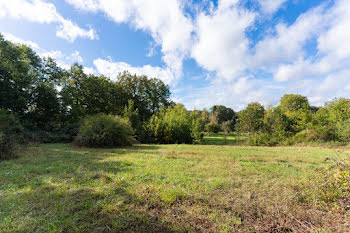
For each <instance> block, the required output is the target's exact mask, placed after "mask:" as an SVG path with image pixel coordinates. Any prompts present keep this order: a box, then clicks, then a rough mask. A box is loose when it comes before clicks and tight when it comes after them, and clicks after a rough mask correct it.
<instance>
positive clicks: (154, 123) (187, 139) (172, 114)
mask: <svg viewBox="0 0 350 233" xmlns="http://www.w3.org/2000/svg"><path fill="white" fill-rule="evenodd" d="M192 118H193V117H191V116H190V114H189V113H188V112H187V110H186V109H185V107H184V106H183V105H181V104H177V105H175V107H173V108H172V107H168V108H166V109H165V108H163V109H161V111H160V112H158V113H157V114H155V115H153V116H152V117H151V119H150V121H149V122H148V124H147V125H146V130H147V131H148V133H149V136H150V138H152V139H153V142H156V143H192V142H193V140H194V139H199V138H200V137H201V136H200V132H198V131H199V128H200V126H199V125H198V124H200V123H199V122H197V123H196V121H195V119H192Z"/></svg>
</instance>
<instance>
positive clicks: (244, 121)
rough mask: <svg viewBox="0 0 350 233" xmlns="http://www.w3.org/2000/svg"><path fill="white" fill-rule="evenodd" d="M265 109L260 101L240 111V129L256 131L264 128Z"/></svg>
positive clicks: (242, 130)
mask: <svg viewBox="0 0 350 233" xmlns="http://www.w3.org/2000/svg"><path fill="white" fill-rule="evenodd" d="M264 113H265V109H264V106H262V105H261V104H260V103H258V102H253V103H250V104H248V106H247V107H246V108H245V109H244V110H242V111H240V112H239V113H238V126H237V128H238V130H239V131H241V132H248V133H254V132H258V131H260V130H262V129H263V125H264Z"/></svg>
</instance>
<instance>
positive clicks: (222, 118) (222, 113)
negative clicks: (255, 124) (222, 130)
mask: <svg viewBox="0 0 350 233" xmlns="http://www.w3.org/2000/svg"><path fill="white" fill-rule="evenodd" d="M210 114H211V115H215V116H216V118H217V123H218V124H223V123H224V122H230V123H231V124H230V125H227V126H229V127H230V129H229V130H230V131H232V130H233V129H234V126H235V124H236V120H237V114H236V113H235V111H233V110H232V109H231V108H227V107H225V106H223V105H214V106H213V107H211V108H210Z"/></svg>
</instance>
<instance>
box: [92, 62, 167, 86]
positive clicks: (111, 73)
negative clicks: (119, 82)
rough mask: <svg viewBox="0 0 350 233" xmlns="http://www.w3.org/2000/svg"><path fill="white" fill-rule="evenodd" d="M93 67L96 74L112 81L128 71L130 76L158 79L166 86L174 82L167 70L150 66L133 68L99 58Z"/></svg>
mask: <svg viewBox="0 0 350 233" xmlns="http://www.w3.org/2000/svg"><path fill="white" fill-rule="evenodd" d="M94 65H95V67H96V69H97V71H98V73H100V74H103V75H106V76H108V77H111V78H112V79H116V78H117V76H118V75H119V74H120V73H122V72H124V71H129V72H130V73H131V74H136V75H146V76H148V77H152V78H159V79H161V80H162V81H163V82H165V83H166V84H170V83H171V81H172V80H174V77H173V75H174V74H173V72H172V71H171V70H170V69H169V68H161V67H154V66H150V65H144V66H141V67H133V66H131V65H129V64H127V63H125V62H113V61H109V60H104V59H101V58H98V59H95V60H94Z"/></svg>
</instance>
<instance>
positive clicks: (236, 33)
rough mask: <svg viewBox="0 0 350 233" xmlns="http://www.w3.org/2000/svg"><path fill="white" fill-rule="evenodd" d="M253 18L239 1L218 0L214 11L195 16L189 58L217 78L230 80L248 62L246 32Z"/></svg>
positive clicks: (239, 73)
mask: <svg viewBox="0 0 350 233" xmlns="http://www.w3.org/2000/svg"><path fill="white" fill-rule="evenodd" d="M254 18H255V14H254V13H252V12H249V11H247V10H245V9H242V8H241V7H240V6H238V1H227V0H225V1H223V0H222V1H219V5H218V7H217V9H216V10H214V11H212V12H210V13H209V14H206V13H201V14H200V15H198V17H197V20H196V28H195V30H196V39H195V43H194V45H193V47H192V52H191V55H192V57H193V58H194V59H195V60H196V61H197V63H198V64H199V65H200V66H202V67H204V68H205V69H207V70H209V71H215V72H217V73H218V76H219V77H223V78H225V79H233V78H235V77H237V76H239V75H241V73H242V71H244V69H245V67H246V66H247V62H248V60H247V56H246V54H247V53H248V46H249V40H248V38H247V37H246V34H245V32H246V30H247V28H248V27H249V26H251V25H252V23H253V22H254Z"/></svg>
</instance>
